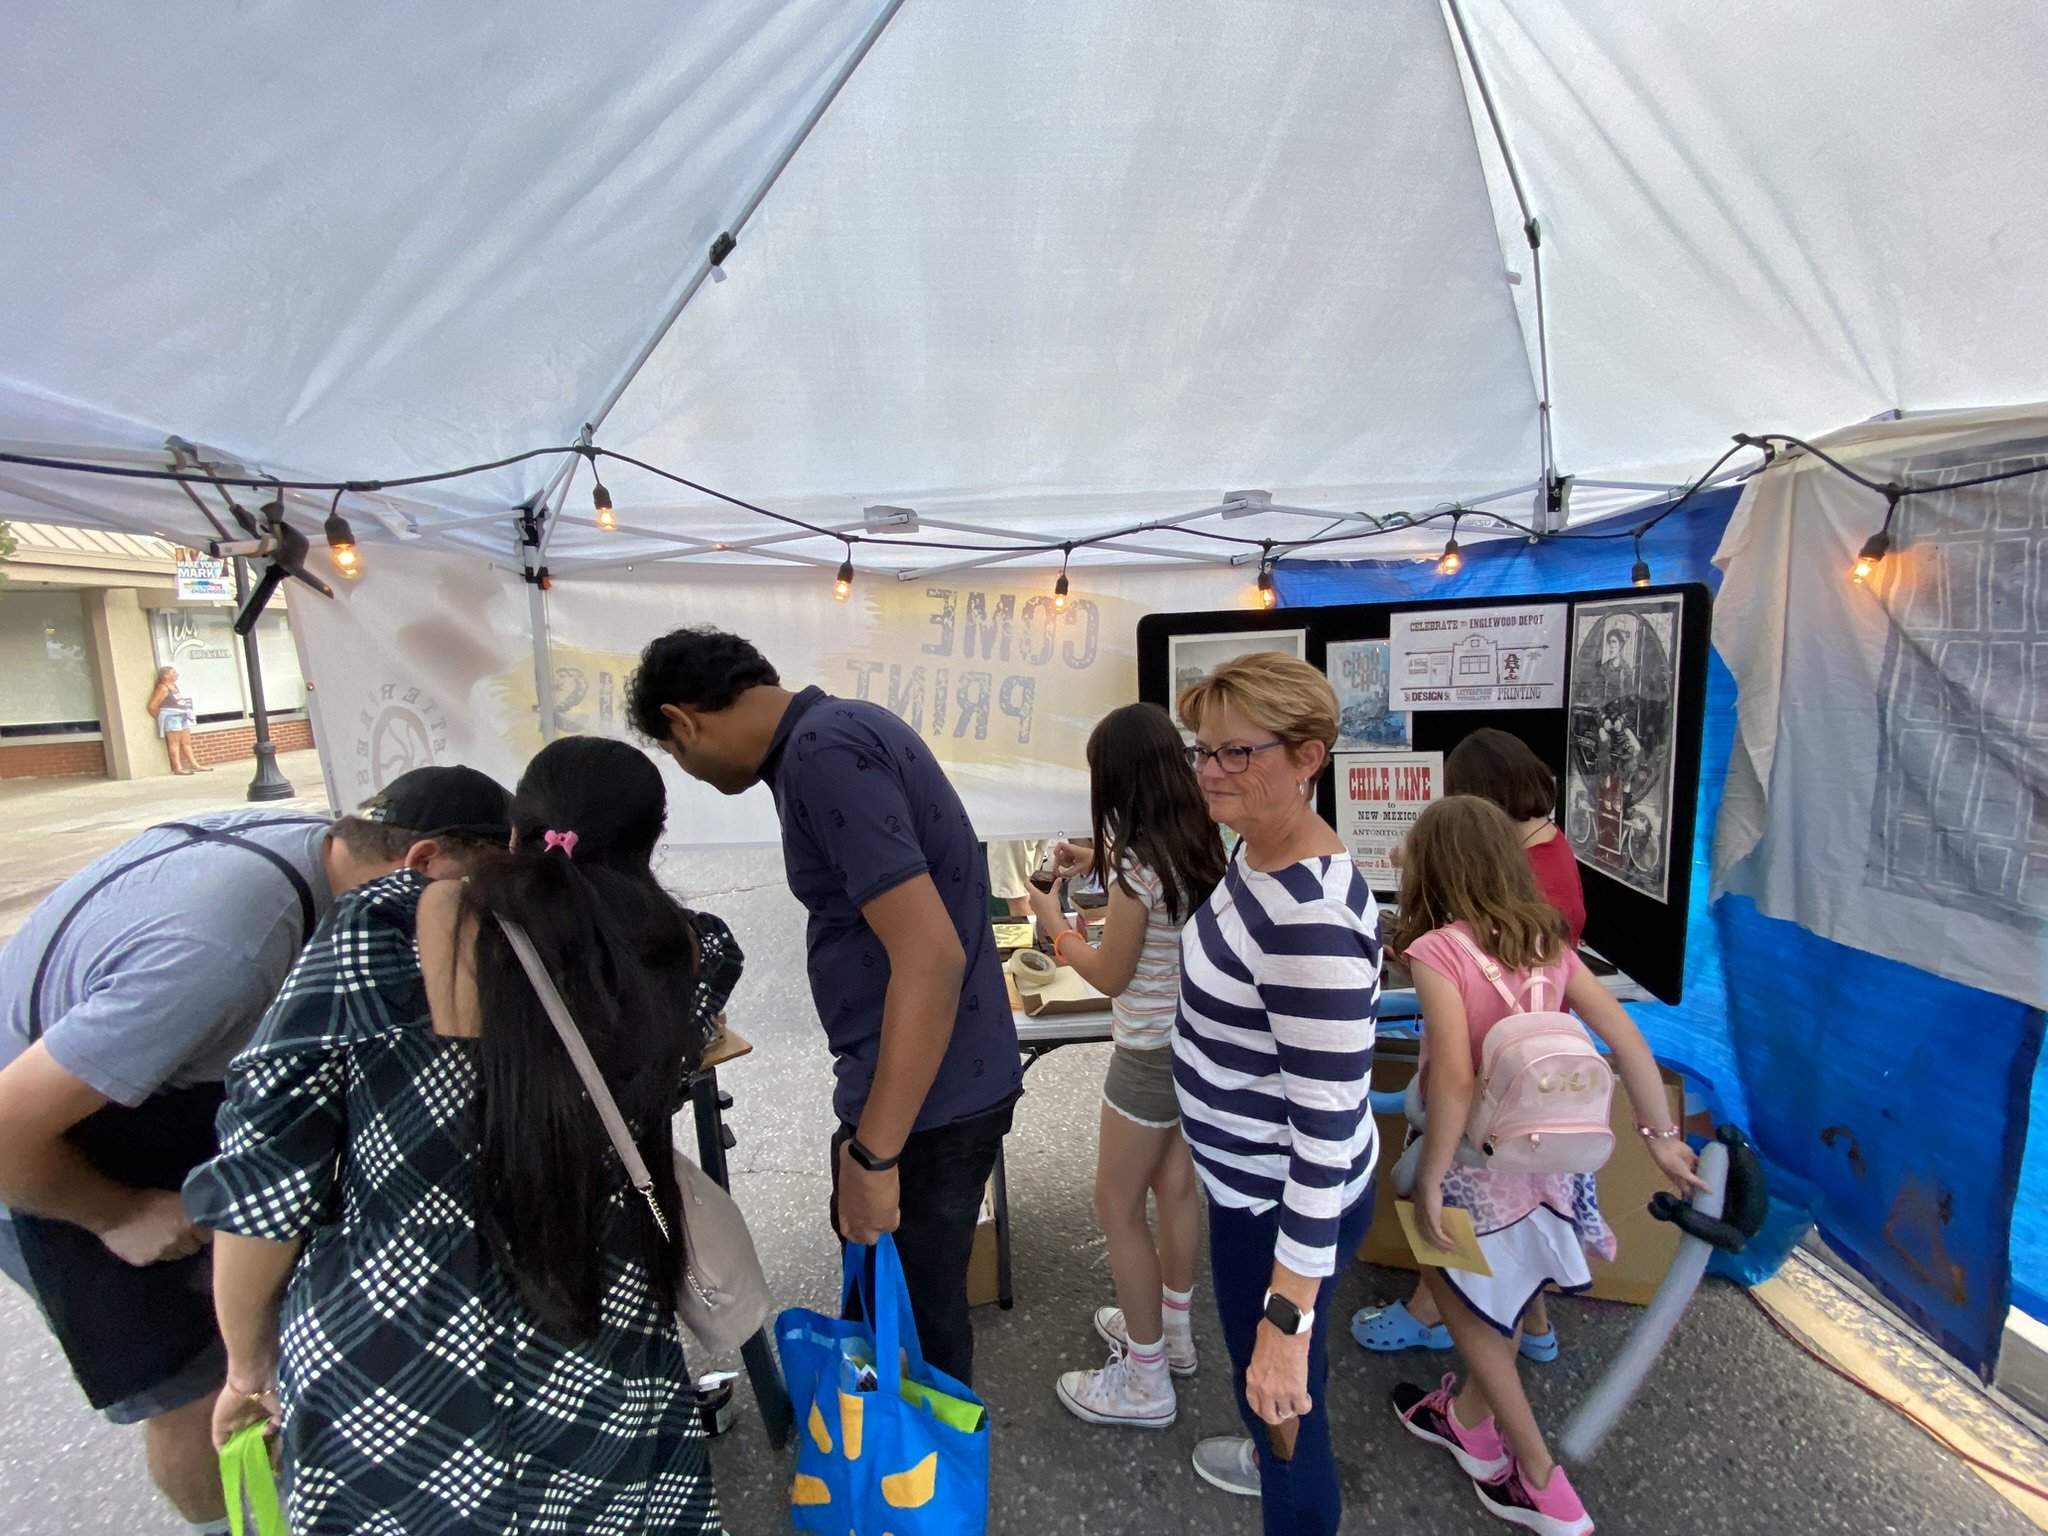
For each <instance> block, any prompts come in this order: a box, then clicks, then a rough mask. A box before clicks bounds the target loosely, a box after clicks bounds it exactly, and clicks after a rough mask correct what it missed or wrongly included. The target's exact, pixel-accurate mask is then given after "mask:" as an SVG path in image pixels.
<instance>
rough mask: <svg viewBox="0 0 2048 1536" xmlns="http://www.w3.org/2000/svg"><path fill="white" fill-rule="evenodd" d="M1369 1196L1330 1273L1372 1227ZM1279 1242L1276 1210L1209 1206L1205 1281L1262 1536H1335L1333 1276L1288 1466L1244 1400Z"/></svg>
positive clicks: (1322, 1301)
mask: <svg viewBox="0 0 2048 1536" xmlns="http://www.w3.org/2000/svg"><path fill="white" fill-rule="evenodd" d="M1372 1198H1373V1192H1372V1189H1371V1187H1370V1186H1368V1187H1367V1189H1366V1192H1365V1194H1364V1196H1363V1197H1362V1198H1361V1199H1360V1200H1359V1202H1358V1204H1356V1205H1354V1206H1353V1207H1352V1208H1351V1209H1350V1210H1349V1211H1347V1212H1345V1214H1344V1219H1343V1220H1342V1221H1341V1222H1340V1223H1339V1224H1338V1227H1337V1268H1338V1272H1339V1273H1340V1274H1341V1273H1342V1272H1343V1268H1344V1266H1345V1265H1346V1264H1348V1263H1350V1262H1351V1259H1352V1256H1353V1255H1355V1254H1356V1253H1357V1252H1358V1246H1359V1244H1361V1243H1363V1242H1364V1241H1365V1229H1366V1228H1367V1227H1369V1226H1371V1225H1372ZM1279 1237H1280V1210H1279V1207H1277V1206H1275V1207H1274V1208H1273V1209H1272V1210H1270V1211H1267V1212H1266V1213H1265V1214H1264V1215H1263V1216H1254V1215H1252V1214H1251V1213H1250V1212H1249V1211H1238V1210H1232V1209H1230V1208H1229V1207H1228V1206H1222V1205H1218V1204H1217V1203H1216V1202H1215V1201H1214V1200H1211V1201H1210V1202H1209V1275H1210V1279H1211V1282H1212V1284H1213V1285H1214V1286H1215V1288H1216V1309H1217V1311H1218V1312H1219V1313H1221V1314H1222V1319H1223V1343H1224V1346H1225V1348H1227V1349H1228V1350H1229V1351H1230V1389H1231V1391H1232V1392H1234V1393H1235V1394H1236V1395H1237V1412H1238V1417H1240V1418H1242V1419H1243V1420H1244V1426H1245V1432H1246V1433H1247V1434H1249V1435H1250V1436H1251V1437H1252V1444H1253V1446H1254V1447H1255V1448H1256V1449H1257V1451H1258V1453H1259V1492H1260V1495H1261V1502H1262V1508H1261V1510H1260V1514H1261V1515H1262V1516H1263V1518H1264V1520H1265V1527H1264V1529H1265V1533H1266V1536H1336V1530H1337V1526H1338V1523H1339V1522H1340V1521H1341V1520H1342V1519H1343V1517H1344V1496H1343V1493H1342V1491H1341V1490H1340V1489H1339V1487H1338V1485H1337V1453H1336V1452H1335V1451H1334V1450H1333V1449H1332V1448H1331V1445H1330V1418H1329V1410H1328V1406H1327V1404H1326V1403H1325V1401H1324V1391H1323V1389H1324V1387H1325V1386H1326V1385H1327V1384H1328V1381H1329V1375H1330V1351H1329V1343H1330V1308H1331V1306H1332V1304H1333V1302H1334V1300H1335V1293H1336V1289H1337V1285H1336V1276H1334V1275H1333V1276H1331V1277H1330V1278H1329V1279H1327V1280H1325V1281H1324V1282H1323V1283H1322V1285H1321V1287H1320V1288H1319V1289H1318V1290H1317V1292H1316V1320H1315V1326H1314V1327H1313V1328H1312V1329H1311V1330H1310V1331H1309V1343H1308V1395H1309V1398H1310V1400H1311V1401H1312V1402H1313V1403H1314V1404H1315V1406H1314V1407H1313V1408H1311V1409H1310V1410H1309V1411H1308V1412H1307V1413H1306V1414H1304V1415H1303V1416H1302V1419H1301V1427H1300V1433H1299V1436H1298V1438H1297V1439H1296V1440H1295V1443H1294V1459H1293V1460H1292V1461H1282V1460H1280V1459H1279V1458H1278V1457H1277V1456H1275V1455H1273V1453H1272V1450H1271V1448H1270V1446H1269V1444H1268V1442H1267V1439H1266V1425H1265V1422H1264V1421H1263V1420H1261V1419H1260V1418H1259V1416H1258V1415H1257V1414H1255V1413H1253V1412H1252V1410H1251V1405H1250V1404H1249V1403H1247V1402H1246V1401H1245V1396H1244V1373H1245V1369H1246V1367H1248V1366H1249V1365H1250V1364H1251V1360H1252V1346H1253V1345H1254V1343H1255V1342H1256V1341H1257V1338H1258V1330H1259V1322H1260V1319H1261V1318H1263V1317H1264V1315H1265V1313H1264V1307H1263V1302H1264V1298H1265V1294H1266V1287H1267V1286H1269V1285H1271V1284H1272V1283H1273V1249H1274V1246H1275V1244H1276V1243H1277V1242H1278V1241H1279Z"/></svg>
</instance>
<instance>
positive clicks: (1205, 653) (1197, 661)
mask: <svg viewBox="0 0 2048 1536" xmlns="http://www.w3.org/2000/svg"><path fill="white" fill-rule="evenodd" d="M1261 651H1278V652H1279V653H1280V654H1281V655H1282V656H1292V657H1293V658H1294V659H1295V660H1296V661H1306V660H1307V659H1308V631H1307V630H1305V629H1260V630H1252V631H1249V632H1242V631H1241V632H1239V633H1236V634H1229V635H1171V636H1169V637H1168V638H1167V641H1166V670H1167V673H1168V675H1169V676H1171V677H1172V679H1173V695H1172V696H1173V701H1174V702H1173V706H1172V708H1173V723H1174V724H1175V725H1177V726H1180V727H1181V729H1183V730H1185V729H1187V722H1186V721H1184V720H1182V719H1181V717H1180V696H1181V693H1182V691H1183V690H1184V689H1187V688H1190V687H1192V686H1193V685H1194V684H1196V683H1199V682H1200V681H1201V680H1202V679H1203V678H1205V677H1207V676H1208V675H1209V674H1210V673H1211V672H1214V671H1215V670H1216V669H1217V668H1218V667H1220V666H1222V665H1223V664H1224V663H1225V662H1226V661H1235V660H1237V658H1238V657H1240V656H1256V655H1257V654H1258V653H1259V652H1261Z"/></svg>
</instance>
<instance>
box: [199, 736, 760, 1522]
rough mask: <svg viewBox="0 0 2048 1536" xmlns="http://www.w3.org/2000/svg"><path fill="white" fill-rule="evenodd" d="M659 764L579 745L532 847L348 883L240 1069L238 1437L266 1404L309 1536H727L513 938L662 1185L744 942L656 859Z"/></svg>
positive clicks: (213, 1190)
mask: <svg viewBox="0 0 2048 1536" xmlns="http://www.w3.org/2000/svg"><path fill="white" fill-rule="evenodd" d="M665 817H666V802H665V796H664V793H663V790H662V784H661V776H660V774H659V773H658V772H657V771H656V769H655V767H654V765H653V764H652V763H651V762H649V761H648V759H647V758H646V757H645V755H643V754H642V753H640V752H638V751H636V750H634V749H633V748H632V747H629V746H626V745H625V744H624V743H621V742H615V741H606V740H601V739H597V738H591V737H581V738H570V739H566V740H562V741H558V742H555V743H553V744H552V745H550V746H548V747H547V748H545V749H544V750H543V751H542V752H541V753H540V754H539V755H538V756H537V757H535V758H534V760H533V762H532V763H531V764H530V765H529V766H528V768H527V770H526V773H525V776H524V777H523V778H521V780H520V782H519V787H518V790H517V792H516V794H515V796H514V799H513V808H512V826H513V849H512V851H511V852H510V853H509V854H506V855H503V856H498V855H489V856H486V857H485V858H484V859H483V860H481V861H479V862H478V863H477V864H476V865H475V866H473V867H472V869H471V871H470V874H469V876H468V878H467V879H466V880H463V881H460V882H457V881H444V882H441V883H438V884H429V883H428V882H426V881H424V880H422V879H421V878H420V877H418V876H417V875H413V874H410V873H404V872H401V873H399V874H397V875H393V876H390V877H389V878H387V879H384V880H380V881H376V882H374V883H373V884H370V885H368V886H365V887H362V888H361V889H359V890H357V891H355V892H353V893H351V894H350V895H348V896H346V897H344V898H342V899H341V900H340V901H339V902H337V903H336V904H335V907H334V910H333V912H332V914H331V915H330V916H329V917H328V919H327V921H326V922H325V923H323V924H322V925H321V928H320V930H319V932H318V933H317V934H316V935H315V937H314V939H313V942H312V943H311V944H310V945H308V946H307V948H306V951H305V953H304V955H303V957H302V958H301V959H300V961H299V963H298V966H297V968H296V969H295V970H294V971H293V972H292V975H291V978H290V980H288V981H287V982H286V984H285V987H284V991H283V992H282V993H281V994H280V995H279V997H278V1000H277V1002H276V1003H275V1005H274V1006H273V1007H272V1008H271V1011H270V1013H269V1015H268V1017H267V1018H266V1019H265V1020H264V1022H263V1025H262V1026H261V1028H260V1029H259V1030H258V1031H257V1035H256V1038H255V1040H254V1042H253V1043H252V1044H251V1045H250V1047H249V1049H248V1050H247V1051H246V1052H244V1053H243V1055H242V1056H241V1057H239V1058H238V1059H237V1060H236V1062H235V1064H234V1067H233V1069H232V1071H231V1073H230V1075H229V1080H228V1101H227V1106H226V1108H225V1109H224V1110H223V1111H222V1122H221V1128H222V1136H221V1145H222V1148H223V1150H222V1152H221V1155H220V1156H219V1157H218V1158H217V1159H215V1160H214V1161H213V1162H212V1163H210V1164H207V1165H206V1166H205V1167H203V1168H201V1169H200V1170H199V1171H198V1172H197V1173H195V1174H194V1175H193V1176H192V1179H191V1181H190V1182H189V1183H188V1184H187V1185H186V1200H187V1203H188V1205H189V1206H190V1208H191V1210H192V1213H193V1215H194V1217H195V1218H196V1219H197V1220H198V1221H200V1222H201V1223H202V1224H204V1225H206V1226H209V1227H211V1228H213V1229H214V1231H215V1233H216V1234H217V1236H216V1238H215V1259H214V1294H215V1307H216V1310H217V1311H218V1313H219V1316H220V1323H221V1331H222V1335H223V1337H224V1338H225V1339H226V1341H227V1347H228V1381H227V1388H226V1390H225V1391H224V1392H223V1393H222V1395H221V1399H220V1404H219V1407H218V1408H217V1409H216V1411H215V1415H214V1428H215V1437H216V1439H217V1440H225V1438H226V1437H227V1436H228V1435H230V1434H232V1433H233V1432H234V1431H236V1430H237V1429H239V1428H241V1427H242V1426H243V1425H245V1424H249V1423H253V1422H256V1421H258V1420H261V1419H265V1418H274V1419H276V1420H277V1421H278V1423H279V1425H280V1432H281V1434H282V1436H283V1441H284V1447H285V1452H286V1456H287V1459H288V1460H289V1462H290V1463H291V1466H292V1482H291V1490H290V1507H289V1513H290V1523H291V1527H292V1530H293V1531H294V1532H296V1533H300V1536H306V1533H322V1536H325V1533H330V1532H331V1533H335V1536H340V1533H342V1532H356V1531H363V1530H389V1531H394V1532H398V1531H403V1532H405V1533H407V1536H441V1533H446V1536H455V1533H457V1532H462V1533H476V1532H480V1533H508V1536H509V1533H511V1532H513V1531H518V1532H521V1533H526V1532H572V1531H575V1532H581V1531H588V1530H597V1529H605V1530H611V1529H617V1530H632V1531H650V1532H702V1533H711V1532H717V1531H718V1530H720V1528H721V1527H720V1522H719V1516H718V1509H717V1499H716V1496H715V1493H714V1490H713V1487H712V1479H711V1467H710V1463H709V1460H708V1458H707V1456H706V1453H705V1449H704V1441H703V1430H702V1426H701V1424H700V1422H699V1420H698V1417H697V1411H696V1406H695V1399H694V1394H693V1391H692V1388H691V1383H690V1375H689V1372H688V1370H687V1368H686V1366H685V1363H684V1360H683V1351H682V1344H681V1341H680V1339H679V1337H678V1335H677V1332H676V1325H675V1320H674V1313H673V1297H674V1291H675V1280H676V1276H677V1272H678V1266H679V1264H680V1262H681V1256H680V1254H679V1253H678V1252H677V1251H676V1249H675V1248H674V1247H672V1246H671V1245H670V1244H669V1243H668V1242H667V1241H666V1240H665V1239H664V1238H663V1236H662V1233H661V1231H660V1230H659V1228H657V1226H656V1225H655V1222H654V1220H653V1216H652V1213H651V1212H650V1211H649V1210H648V1208H647V1206H646V1204H645V1202H644V1201H643V1200H642V1199H641V1198H640V1196H639V1195H638V1194H636V1193H634V1192H633V1191H632V1190H631V1189H630V1188H629V1187H628V1184H627V1181H626V1178H625V1175H624V1172H623V1170H622V1168H621V1167H620V1164H619V1161H618V1158H617V1156H616V1155H615V1154H614V1153H613V1151H612V1149H611V1147H610V1145H609V1143H608V1142H607V1140H606V1138H605V1133H604V1129H603V1126H602V1124H601V1123H600V1121H599V1119H598V1116H597V1112H596V1110H595V1109H594V1108H593V1107H592V1105H591V1104H590V1102H589V1100H588V1098H587V1097H586V1096H585V1094H584V1091H583V1088H582V1086H581V1084H580V1082H579V1081H578V1079H577V1076H576V1072H575V1069H574V1068H573V1067H572V1065H571V1064H570V1061H569V1058H568V1055H567V1053H566V1052H565V1051H564V1049H563V1047H562V1045H561V1042H560V1040H559V1039H558V1038H557V1037H556V1035H555V1033H554V1030H553V1028H552V1026H551V1025H550V1024H549V1022H548V1019H547V1016H546V1014H545V1013H544V1012H543V1010H542V1007H541V1003H540V1000H539V998H538V997H537V996H536V995H535V994H534V991H533V988H532V985H531V984H530V982H529V981H528V979H527V977H526V974H525V972H524V971H523V970H522V968H521V967H520V964H519V962H518V960H517V958H516V957H515V956H514V954H513V952H512V950H511V948H510V946H509V944H508V943H507V941H506V939H505V936H504V933H503V931H502V930H501V928H500V926H499V921H500V919H503V920H506V921H510V922H513V923H516V924H517V925H519V926H521V927H523V928H524V929H525V930H526V932H527V934H528V935H530V937H531V938H532V941H533V946H534V948H535V950H536V951H537V952H538V953H539V955H540V957H541V960H542V962H543V963H544V964H545V966H546V968H547V970H548V972H549V974H550V975H551V976H552V977H553V978H554V980H555V982H556V984H557V986H558V987H559V988H560V990H561V992H562V995H563V997H564V999H565V1000H566V1001H567V1003H568V1006H569V1010H570V1012H571V1014H572V1015H573V1016H574V1018H575V1019H576V1020H577V1022H578V1024H579V1025H580V1027H581V1029H582V1032H583V1035H584V1038H585V1040H586V1041H587V1042H588V1044H589V1047H590V1051H591V1054H592V1055H593V1056H594V1057H595V1059H596V1061H597V1064H598V1067H599V1070H600V1071H601V1072H602V1073H603V1075H604V1079H605V1082H606V1084H607V1085H608V1086H609V1087H610V1089H611V1091H612V1095H613V1097H614V1098H615V1099H616V1100H617V1101H618V1104H619V1107H620V1109H621V1111H622V1112H623V1113H624V1115H625V1117H626V1119H627V1120H628V1122H629V1123H630V1124H631V1126H632V1128H633V1132H634V1135H635V1138H636V1140H637V1141H638V1142H639V1144H640V1148H641V1153H642V1156H643V1157H644V1158H645V1160H646V1162H647V1165H648V1167H649V1168H650V1169H652V1170H653V1171H654V1175H655V1179H656V1186H657V1187H656V1197H657V1200H658V1201H659V1203H660V1205H661V1207H662V1210H663V1213H664V1215H665V1217H666V1219H667V1221H668V1223H669V1228H670V1230H671V1231H676V1232H680V1231H681V1227H680V1225H679V1223H678V1221H677V1217H678V1214H679V1212H678V1200H679V1196H678V1193H677V1190H676V1186H675V1181H674V1169H673V1165H672V1163H671V1160H670V1153H669V1121H670V1118H671V1116H672V1115H673V1114H674V1113H675V1111H676V1109H677V1108H678V1106H679V1103H680V1100H681V1098H682V1094H683V1089H684V1084H685V1082H686V1081H687V1079H688V1076H689V1074H690V1072H691V1071H692V1070H693V1069H694V1067H695V1065H696V1063H697V1062H698V1060H699V1059H700V1057H701V1055H702V1052H703V1049H704V1046H705V1044H706V1042H707V1040H708V1039H709V1037H710V1034H711V1032H712V1030H713V1028H714V1026H715V1021H716V1018H717V1015H718V1012H719V1010H720V1008H721V1007H722V1006H723V1004H724V1002H725V999H726V996H727V995H728V994H729V993H730V992H731V990H732V987H733V985H734V983H735V982H736V981H737V980H738V977H739V970H740V964H741V956H740V953H739V949H738V947H737V946H736V945H735V944H734V943H733V940H732V935H731V933H730V932H729V931H728V930H727V929H726V927H725V925H724V924H722V923H721V922H719V921H718V920H717V919H716V918H714V917H709V916H705V915H702V914H696V915H693V914H690V913H688V912H685V911H684V910H683V909H682V908H681V907H679V906H677V905H676V903H675V902H674V901H673V900H671V899H670V898H669V896H668V895H667V894H666V893H665V892H664V891H663V890H662V889H661V887H660V886H659V885H657V884H656V883H655V880H654V876H653V873H652V871H651V868H650V865H649V860H650V857H651V855H652V853H653V850H654V846H655V843H656V841H657V840H658V839H659V837H660V835H661V829H662V825H663V822H664V820H665Z"/></svg>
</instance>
